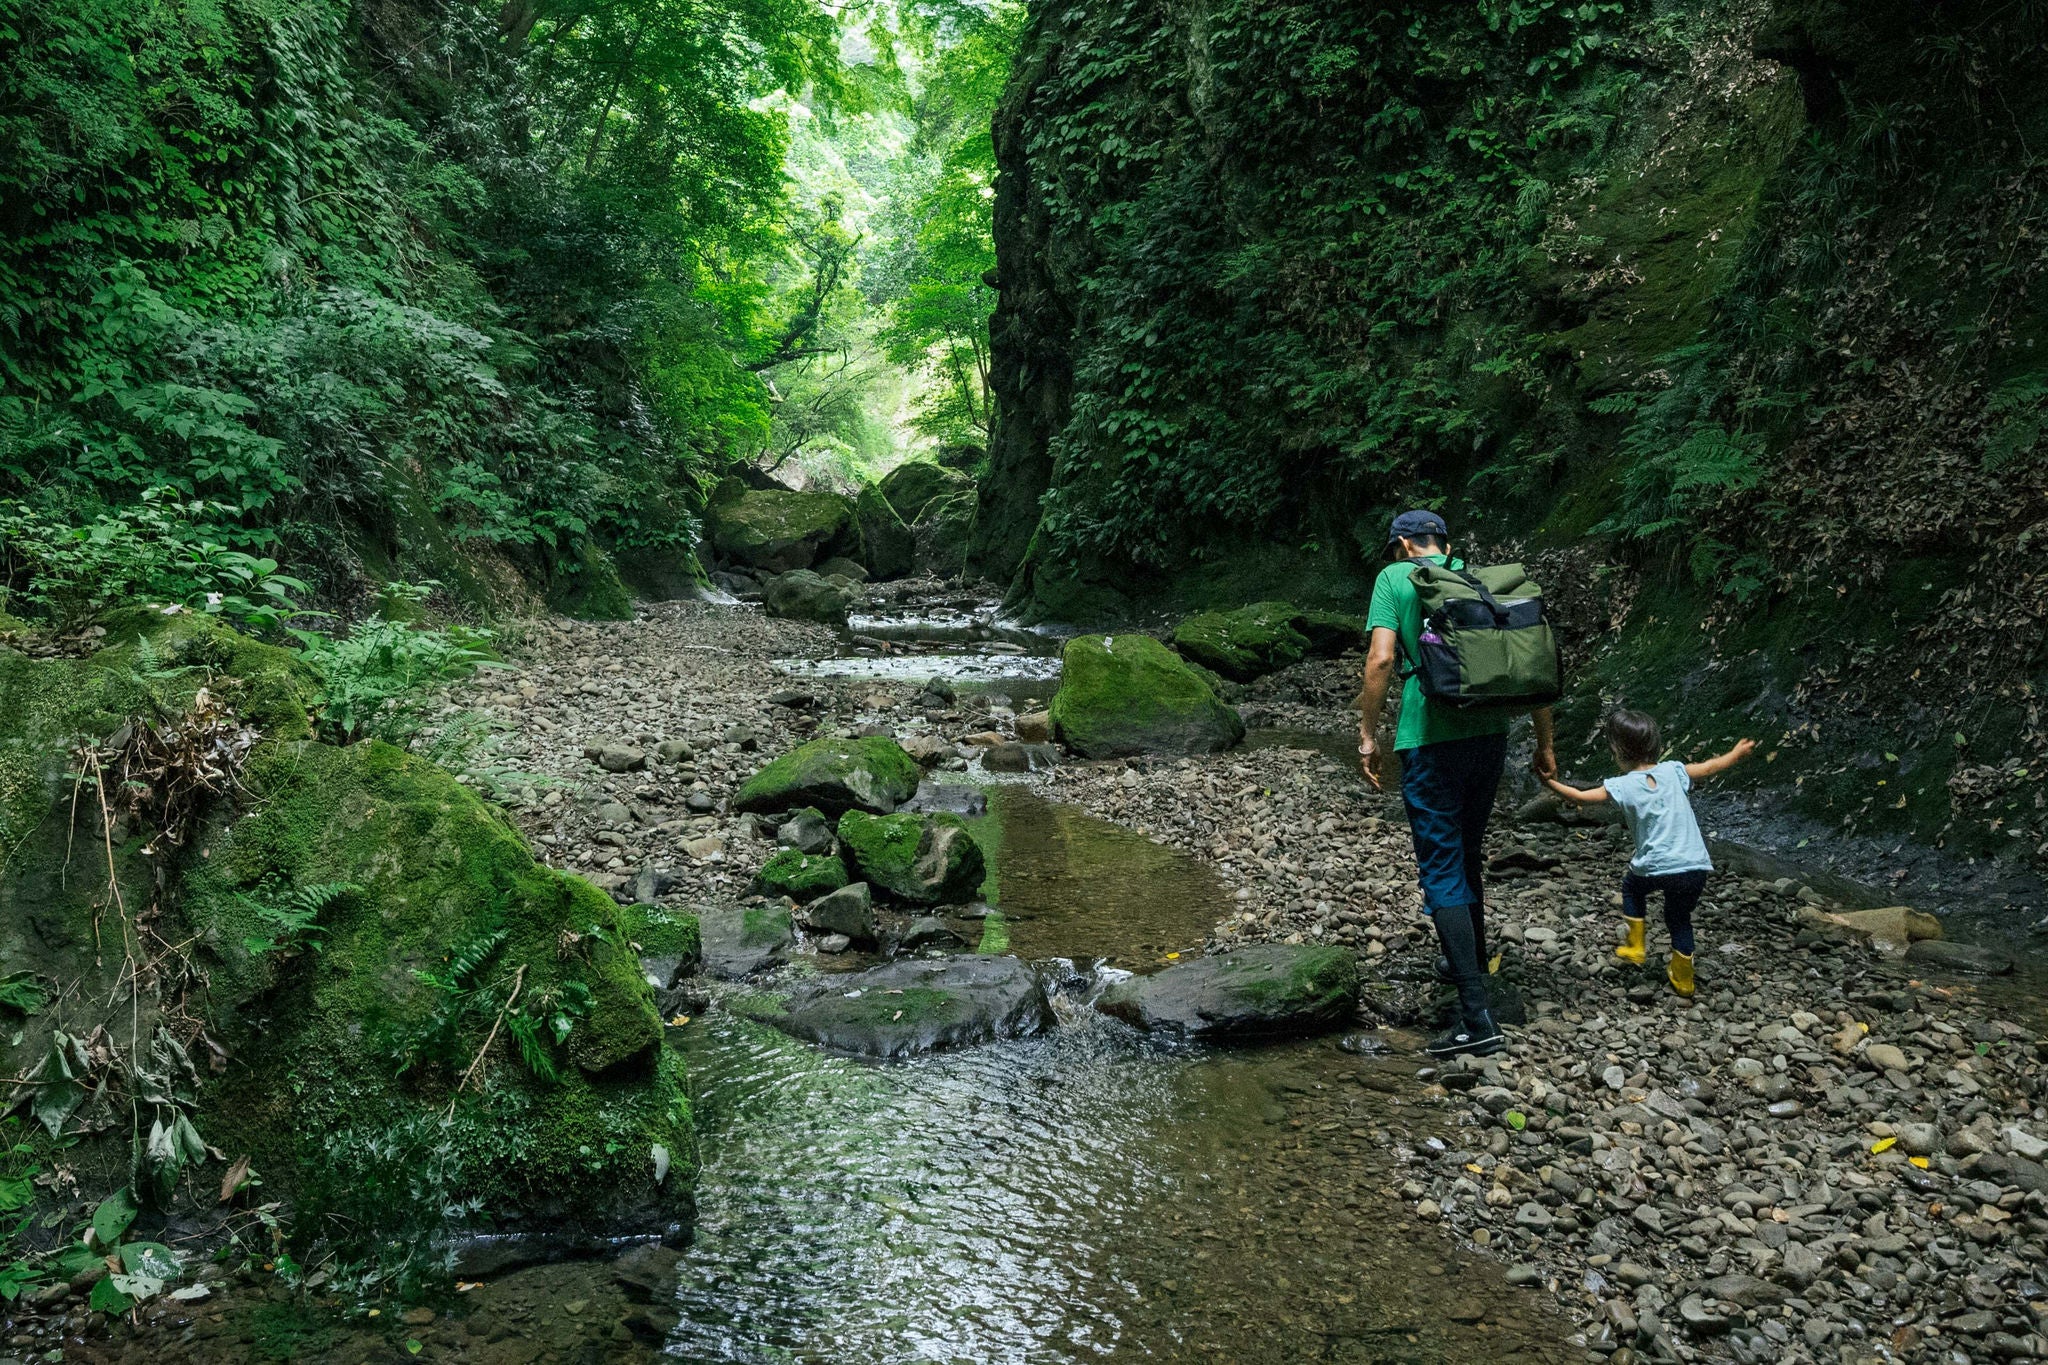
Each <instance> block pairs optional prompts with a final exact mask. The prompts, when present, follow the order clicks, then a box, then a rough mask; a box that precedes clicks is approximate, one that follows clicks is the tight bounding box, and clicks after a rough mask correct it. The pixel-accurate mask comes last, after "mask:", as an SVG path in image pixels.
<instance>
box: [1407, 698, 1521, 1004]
mask: <svg viewBox="0 0 2048 1365" xmlns="http://www.w3.org/2000/svg"><path fill="white" fill-rule="evenodd" d="M1507 755H1508V737H1507V736H1506V735H1505V734H1498V735H1473V736H1470V737H1468V738H1466V739H1451V740H1445V741H1443V742H1442V743H1440V744H1424V745H1421V746H1419V747H1417V748H1413V749H1409V750H1406V751H1405V752H1403V753H1402V755H1401V799H1402V800H1403V801H1404V802H1405V803H1406V804H1407V807H1408V830H1409V833H1410V834H1411V835H1413V836H1414V839H1415V865H1416V868H1417V870H1418V872H1419V874H1420V878H1421V881H1422V905H1423V912H1424V913H1425V914H1427V915H1428V916H1429V917H1430V920H1431V922H1432V923H1434V924H1435V925H1436V932H1437V939H1438V941H1439V942H1441V943H1442V944H1443V949H1444V956H1445V957H1446V958H1447V959H1449V961H1450V964H1451V979H1452V980H1453V981H1455V982H1456V983H1457V986H1458V999H1459V1002H1460V1004H1461V1005H1462V1006H1463V1008H1464V1012H1465V1016H1466V1022H1467V1023H1468V1024H1470V1023H1475V1022H1477V1020H1476V1019H1475V1018H1474V1016H1475V1014H1477V1013H1478V1012H1481V1011H1484V1010H1485V1009H1486V1008H1487V1000H1486V979H1485V972H1486V968H1485V965H1484V964H1485V961H1486V910H1485V895H1484V892H1483V891H1482V889H1481V885H1480V878H1481V874H1482V872H1483V871H1484V868H1485V864H1484V859H1485V853H1484V851H1483V848H1482V845H1483V843H1484V841H1485V838H1486V822H1487V820H1488V819H1489V818H1490V817H1491V816H1492V814H1493V798H1494V794H1495V792H1496V791H1498V790H1499V788H1500V775H1501V770H1502V768H1504V767H1505V766H1506V764H1507Z"/></svg>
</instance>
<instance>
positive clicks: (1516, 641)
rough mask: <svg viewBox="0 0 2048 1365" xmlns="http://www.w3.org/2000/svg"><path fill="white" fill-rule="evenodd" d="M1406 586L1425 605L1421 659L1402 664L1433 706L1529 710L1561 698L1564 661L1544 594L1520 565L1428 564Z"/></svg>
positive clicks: (1418, 570) (1417, 567)
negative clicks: (1477, 566)
mask: <svg viewBox="0 0 2048 1365" xmlns="http://www.w3.org/2000/svg"><path fill="white" fill-rule="evenodd" d="M1409 581H1410V582H1412V583H1414V585H1415V595H1416V597H1417V598H1418V599H1420V601H1421V603H1422V638H1421V644H1422V657H1421V658H1419V659H1410V660H1408V661H1407V665H1408V667H1407V675H1410V676H1413V677H1415V678H1416V679H1418V680H1419V681H1420V682H1421V684H1422V694H1423V695H1424V696H1426V697H1428V698H1429V699H1430V700H1431V701H1432V702H1437V703H1441V704H1443V705H1447V706H1455V707H1459V708H1462V709H1468V710H1478V709H1481V708H1486V707H1515V708H1518V709H1522V710H1529V709H1533V708H1535V707H1539V706H1548V705H1550V704H1551V703H1552V702H1554V701H1556V700H1557V699H1558V698H1559V697H1560V696H1562V695H1564V663H1563V660H1562V659H1561V658H1560V657H1559V656H1558V652H1557V637H1556V635H1554V634H1553V633H1552V632H1551V629H1550V621H1549V619H1548V618H1547V617H1546V616H1545V615H1544V612H1543V589H1541V588H1539V587H1537V586H1536V585H1535V584H1534V583H1532V582H1530V581H1529V576H1528V574H1527V573H1525V572H1524V571H1523V569H1522V566H1521V565H1519V564H1501V565H1497V566H1495V567H1493V568H1486V569H1468V568H1466V567H1465V565H1464V564H1463V563H1461V562H1459V561H1457V560H1451V561H1448V562H1447V563H1445V564H1443V565H1436V564H1430V563H1427V562H1425V563H1422V564H1418V565H1416V567H1415V572H1414V573H1413V574H1412V575H1411V576H1410V580H1409ZM1403 652H1404V653H1405V652H1406V651H1405V650H1404V651H1403Z"/></svg>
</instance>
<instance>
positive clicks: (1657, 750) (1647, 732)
mask: <svg viewBox="0 0 2048 1365" xmlns="http://www.w3.org/2000/svg"><path fill="white" fill-rule="evenodd" d="M1607 742H1608V744H1609V745H1611V746H1612V747H1613V749H1614V752H1615V755H1616V756H1617V757H1619V758H1620V759H1621V761H1622V762H1623V763H1626V764H1628V765H1629V766H1630V767H1642V766H1643V765H1644V764H1647V763H1655V762H1656V761H1657V760H1658V758H1660V757H1661V756H1662V755H1663V753H1664V732H1663V731H1662V730H1660V729H1658V728H1657V722H1656V721H1654V720H1652V719H1651V718H1650V717H1648V716H1646V715H1644V714H1643V713H1642V712H1640V711H1610V712H1608V713H1607Z"/></svg>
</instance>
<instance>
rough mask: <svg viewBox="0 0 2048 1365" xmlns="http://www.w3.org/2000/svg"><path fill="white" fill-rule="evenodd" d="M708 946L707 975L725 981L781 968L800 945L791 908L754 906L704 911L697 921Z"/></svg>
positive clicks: (706, 953)
mask: <svg viewBox="0 0 2048 1365" xmlns="http://www.w3.org/2000/svg"><path fill="white" fill-rule="evenodd" d="M697 927H698V932H699V934H700V935H701V937H702V940H703V944H704V949H703V953H704V973H705V975H707V976H714V977H717V978H718V979H719V980H721V981H738V980H741V979H742V978H745V977H749V976H753V975H756V974H757V973H760V972H765V971H767V970H769V969H770V968H773V967H779V966H781V965H782V964H783V963H784V962H787V961H788V960H789V950H790V949H791V948H792V947H794V946H795V944H796V934H795V932H794V930H793V929H792V928H791V926H790V915H789V908H788V907H787V906H781V905H750V906H746V907H744V908H742V909H738V910H711V909H707V910H705V911H703V912H702V913H701V914H700V915H699V916H698V919H697Z"/></svg>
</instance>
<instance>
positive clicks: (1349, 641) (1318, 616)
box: [1289, 611, 1366, 659]
mask: <svg viewBox="0 0 2048 1365" xmlns="http://www.w3.org/2000/svg"><path fill="white" fill-rule="evenodd" d="M1289 624H1291V625H1292V626H1293V627H1294V628H1295V629H1296V630H1298V631H1300V632H1301V633H1302V634H1303V635H1305V636H1307V637H1308V652H1309V653H1310V654H1311V655H1313V656H1314V657H1316V658H1319V659H1334V658H1336V657H1337V656H1338V655H1340V654H1349V653H1351V652H1352V651H1354V650H1360V649H1364V648H1365V641H1366V629H1365V622H1364V621H1362V620H1360V619H1359V618H1358V617H1356V616H1351V615H1348V614H1346V613H1344V612H1341V611H1304V612H1300V613H1298V614H1297V615H1296V616H1295V617H1294V619H1293V620H1292V621H1291V622H1290V623H1289Z"/></svg>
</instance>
